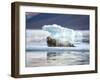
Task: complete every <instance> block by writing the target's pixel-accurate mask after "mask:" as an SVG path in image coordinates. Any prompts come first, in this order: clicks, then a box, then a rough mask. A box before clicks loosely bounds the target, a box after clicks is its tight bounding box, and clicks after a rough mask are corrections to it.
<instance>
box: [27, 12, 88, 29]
mask: <svg viewBox="0 0 100 80" xmlns="http://www.w3.org/2000/svg"><path fill="white" fill-rule="evenodd" d="M52 24H57V25H60V26H63V27H66V28H70V29H74V30H89V15H78V14H77V15H75V14H53V13H33V12H26V29H42V27H43V26H44V25H52Z"/></svg>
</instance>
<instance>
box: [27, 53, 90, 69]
mask: <svg viewBox="0 0 100 80" xmlns="http://www.w3.org/2000/svg"><path fill="white" fill-rule="evenodd" d="M85 64H89V52H88V51H78V52H77V51H49V52H48V51H26V67H40V66H66V65H85Z"/></svg>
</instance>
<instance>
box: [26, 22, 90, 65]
mask: <svg viewBox="0 0 100 80" xmlns="http://www.w3.org/2000/svg"><path fill="white" fill-rule="evenodd" d="M48 36H50V37H52V38H54V39H56V40H60V41H61V42H65V41H70V42H71V43H73V44H74V45H75V47H56V48H55V47H48V46H47V42H46V40H47V37H48ZM85 64H89V30H73V29H69V28H65V27H62V26H60V25H57V24H53V25H44V26H43V27H42V29H41V30H32V29H31V30H26V67H39V66H56V65H57V66H63V65H85Z"/></svg>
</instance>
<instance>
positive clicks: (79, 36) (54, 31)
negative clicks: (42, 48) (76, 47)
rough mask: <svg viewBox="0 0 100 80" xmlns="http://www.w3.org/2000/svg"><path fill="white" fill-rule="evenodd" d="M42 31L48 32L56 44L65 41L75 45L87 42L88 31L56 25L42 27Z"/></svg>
mask: <svg viewBox="0 0 100 80" xmlns="http://www.w3.org/2000/svg"><path fill="white" fill-rule="evenodd" d="M42 29H43V30H44V31H48V32H49V33H50V37H51V38H53V39H56V40H58V42H59V41H60V42H63V43H65V42H66V41H67V42H70V43H73V44H75V43H82V42H83V41H89V30H74V29H69V28H67V27H63V26H60V25H57V24H52V25H44V26H43V27H42Z"/></svg>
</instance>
